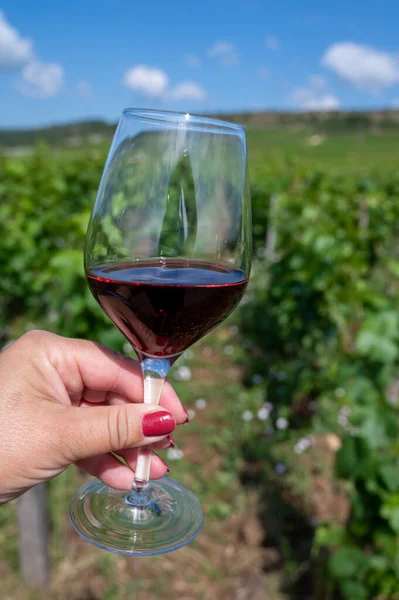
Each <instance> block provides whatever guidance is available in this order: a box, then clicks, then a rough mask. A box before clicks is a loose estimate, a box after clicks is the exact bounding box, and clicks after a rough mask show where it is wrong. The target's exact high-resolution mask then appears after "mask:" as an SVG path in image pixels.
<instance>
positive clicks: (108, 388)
mask: <svg viewBox="0 0 399 600" xmlns="http://www.w3.org/2000/svg"><path fill="white" fill-rule="evenodd" d="M57 337H58V339H59V341H60V343H59V344H57V345H55V344H50V345H49V348H48V352H49V357H50V360H51V362H52V364H53V365H54V367H55V368H56V369H57V371H58V373H59V375H60V377H61V379H62V381H63V384H64V386H65V388H66V390H67V392H68V394H69V397H70V398H71V401H72V403H74V404H78V403H79V402H80V401H81V400H82V399H84V400H86V401H87V402H95V403H98V402H105V401H106V400H107V395H109V396H110V397H111V396H112V397H113V399H115V398H116V399H117V398H118V397H119V399H120V400H121V401H126V400H128V401H129V402H143V399H144V386H143V378H142V374H141V367H140V365H139V363H138V362H137V361H134V360H132V359H131V358H129V357H127V356H123V355H122V354H119V353H118V352H115V351H113V350H110V349H109V348H107V347H105V346H102V345H101V344H97V343H95V342H90V341H87V340H77V339H69V338H62V337H59V336H57ZM110 393H111V394H110ZM160 404H161V405H162V406H164V407H165V408H166V409H167V410H169V411H170V412H172V413H173V414H174V415H175V418H176V421H177V422H178V423H184V422H185V421H187V412H186V411H185V409H184V408H183V406H182V404H181V402H180V400H179V398H178V396H177V394H176V392H175V391H174V389H173V388H172V386H171V385H170V384H169V383H168V382H165V385H164V388H163V390H162V395H161V400H160Z"/></svg>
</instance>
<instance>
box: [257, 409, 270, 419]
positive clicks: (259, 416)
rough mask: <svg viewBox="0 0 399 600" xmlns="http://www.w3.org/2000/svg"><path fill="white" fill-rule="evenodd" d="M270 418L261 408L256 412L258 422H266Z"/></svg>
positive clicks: (267, 411)
mask: <svg viewBox="0 0 399 600" xmlns="http://www.w3.org/2000/svg"><path fill="white" fill-rule="evenodd" d="M269 417H270V411H269V410H268V409H267V408H266V407H265V406H263V407H262V408H260V409H259V410H258V419H259V421H267V419H268V418H269Z"/></svg>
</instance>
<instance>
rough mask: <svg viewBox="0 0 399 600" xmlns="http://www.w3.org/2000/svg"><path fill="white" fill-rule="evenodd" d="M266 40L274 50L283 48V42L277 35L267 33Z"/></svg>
mask: <svg viewBox="0 0 399 600" xmlns="http://www.w3.org/2000/svg"><path fill="white" fill-rule="evenodd" d="M265 42H266V46H267V47H268V48H269V50H273V52H276V51H277V50H280V48H281V42H280V40H279V39H278V38H277V37H276V36H275V35H267V36H266V37H265Z"/></svg>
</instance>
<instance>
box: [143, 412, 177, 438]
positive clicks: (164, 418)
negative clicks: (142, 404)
mask: <svg viewBox="0 0 399 600" xmlns="http://www.w3.org/2000/svg"><path fill="white" fill-rule="evenodd" d="M175 427H176V421H175V420H174V418H173V416H172V415H171V414H170V413H169V412H167V411H166V410H157V411H156V412H152V413H147V414H146V415H144V417H143V421H142V428H143V434H144V435H145V437H154V436H157V435H166V434H167V433H170V432H171V431H173V430H174V428H175Z"/></svg>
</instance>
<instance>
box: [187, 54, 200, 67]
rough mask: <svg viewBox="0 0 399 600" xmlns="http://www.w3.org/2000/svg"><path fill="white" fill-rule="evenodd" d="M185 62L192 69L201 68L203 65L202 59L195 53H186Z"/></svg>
mask: <svg viewBox="0 0 399 600" xmlns="http://www.w3.org/2000/svg"><path fill="white" fill-rule="evenodd" d="M184 62H185V63H186V65H188V66H189V67H191V68H192V69H199V68H200V66H201V65H202V60H201V59H200V58H199V56H195V55H194V54H186V56H185V57H184Z"/></svg>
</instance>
